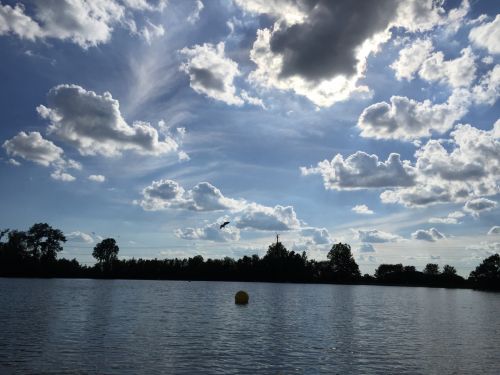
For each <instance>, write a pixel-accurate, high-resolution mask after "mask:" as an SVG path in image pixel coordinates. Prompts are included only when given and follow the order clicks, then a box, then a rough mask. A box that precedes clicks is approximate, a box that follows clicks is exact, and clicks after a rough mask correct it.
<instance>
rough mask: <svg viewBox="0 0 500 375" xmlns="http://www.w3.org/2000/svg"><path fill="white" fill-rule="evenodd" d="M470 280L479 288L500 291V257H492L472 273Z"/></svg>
mask: <svg viewBox="0 0 500 375" xmlns="http://www.w3.org/2000/svg"><path fill="white" fill-rule="evenodd" d="M469 279H470V280H471V281H472V282H473V283H474V284H475V286H477V287H479V288H487V289H500V255H498V254H495V255H492V256H490V257H488V258H486V259H485V260H483V262H482V263H481V264H480V265H479V266H477V267H476V269H475V270H474V271H472V272H471V273H470V276H469Z"/></svg>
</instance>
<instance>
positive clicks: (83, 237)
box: [66, 231, 94, 244]
mask: <svg viewBox="0 0 500 375" xmlns="http://www.w3.org/2000/svg"><path fill="white" fill-rule="evenodd" d="M66 239H67V240H68V241H70V242H78V243H87V244H91V243H93V242H94V238H93V237H92V236H91V235H90V234H87V233H84V232H80V231H76V232H71V233H69V234H66Z"/></svg>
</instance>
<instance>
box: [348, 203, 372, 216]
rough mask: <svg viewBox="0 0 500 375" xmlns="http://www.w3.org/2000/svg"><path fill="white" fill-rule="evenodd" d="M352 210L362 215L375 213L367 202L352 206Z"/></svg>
mask: <svg viewBox="0 0 500 375" xmlns="http://www.w3.org/2000/svg"><path fill="white" fill-rule="evenodd" d="M351 211H353V212H356V213H357V214H360V215H373V213H374V212H373V211H372V210H370V209H369V208H368V206H367V205H366V204H358V205H356V206H354V207H353V208H351Z"/></svg>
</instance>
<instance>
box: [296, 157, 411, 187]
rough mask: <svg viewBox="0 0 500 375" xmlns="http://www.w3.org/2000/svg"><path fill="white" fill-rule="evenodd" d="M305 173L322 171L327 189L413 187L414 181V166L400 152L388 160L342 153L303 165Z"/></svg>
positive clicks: (302, 169)
mask: <svg viewBox="0 0 500 375" xmlns="http://www.w3.org/2000/svg"><path fill="white" fill-rule="evenodd" d="M301 173H302V175H304V176H307V175H311V174H319V175H321V176H322V177H323V182H324V185H325V188H326V189H333V190H355V189H362V188H380V187H389V186H411V185H413V184H414V177H413V168H412V167H411V166H410V165H409V162H407V161H403V162H402V161H401V159H400V156H399V154H396V153H392V154H390V155H389V156H388V158H387V160H386V161H379V159H378V156H377V155H369V154H367V153H365V152H363V151H357V152H356V153H355V154H353V155H350V156H349V157H347V158H346V159H345V160H344V158H343V156H342V155H341V154H337V155H335V157H334V158H333V159H332V160H331V161H328V160H323V161H321V162H319V163H318V165H317V167H312V168H305V167H301Z"/></svg>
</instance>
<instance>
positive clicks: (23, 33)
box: [0, 4, 42, 40]
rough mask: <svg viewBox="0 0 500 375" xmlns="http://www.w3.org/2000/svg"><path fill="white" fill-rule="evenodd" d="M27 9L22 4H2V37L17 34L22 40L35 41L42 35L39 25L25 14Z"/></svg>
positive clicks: (0, 28)
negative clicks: (12, 5)
mask: <svg viewBox="0 0 500 375" xmlns="http://www.w3.org/2000/svg"><path fill="white" fill-rule="evenodd" d="M24 11H25V8H24V5H22V4H16V5H15V6H14V7H11V6H10V5H3V4H0V35H5V34H10V33H12V34H16V35H17V36H19V37H20V38H21V39H29V40H34V39H36V38H38V37H40V36H41V35H42V30H41V28H40V26H39V25H38V23H36V22H35V21H34V20H32V19H31V18H30V17H29V16H27V15H26V14H24Z"/></svg>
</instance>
